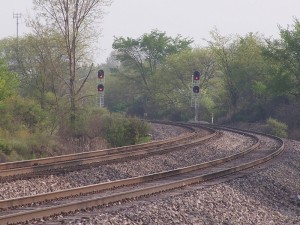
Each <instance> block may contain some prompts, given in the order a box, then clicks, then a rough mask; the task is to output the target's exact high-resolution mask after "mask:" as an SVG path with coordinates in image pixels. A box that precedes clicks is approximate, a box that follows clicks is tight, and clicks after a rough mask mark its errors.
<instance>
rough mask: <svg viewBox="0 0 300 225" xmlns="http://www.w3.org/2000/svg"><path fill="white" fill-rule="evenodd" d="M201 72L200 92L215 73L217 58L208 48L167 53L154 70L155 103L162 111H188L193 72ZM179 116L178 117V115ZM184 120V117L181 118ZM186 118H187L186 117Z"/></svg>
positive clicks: (165, 112)
mask: <svg viewBox="0 0 300 225" xmlns="http://www.w3.org/2000/svg"><path fill="white" fill-rule="evenodd" d="M195 70H199V71H201V79H200V83H201V84H200V86H201V95H202V91H203V90H206V89H207V88H208V86H209V85H210V84H209V80H210V79H211V78H212V77H213V76H214V75H215V70H216V61H215V60H214V59H213V57H212V52H211V51H210V50H209V49H205V48H202V49H200V48H198V49H193V50H191V51H190V50H187V51H184V52H180V53H178V54H173V55H170V56H168V57H167V58H166V60H165V62H164V63H163V64H161V65H160V67H159V69H158V70H157V72H156V74H155V76H154V79H153V82H152V86H151V89H152V90H155V102H156V103H157V105H158V106H159V109H160V110H161V111H162V112H163V113H164V114H174V113H176V112H178V113H180V114H182V115H181V116H183V117H187V116H188V115H183V114H184V113H183V112H184V111H185V112H189V111H191V110H190V109H191V108H190V99H191V91H192V89H191V82H192V74H193V72H194V71H195ZM178 119H180V118H178ZM181 119H183V118H181ZM185 119H186V118H185Z"/></svg>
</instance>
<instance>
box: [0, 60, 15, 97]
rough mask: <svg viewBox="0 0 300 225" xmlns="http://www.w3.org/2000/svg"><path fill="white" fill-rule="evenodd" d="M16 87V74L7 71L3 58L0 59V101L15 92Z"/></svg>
mask: <svg viewBox="0 0 300 225" xmlns="http://www.w3.org/2000/svg"><path fill="white" fill-rule="evenodd" d="M17 88H18V80H17V77H16V74H14V73H11V72H9V70H8V67H7V65H6V63H5V62H4V60H0V102H1V101H3V100H5V99H6V98H7V97H9V96H11V95H12V94H14V93H16V91H17Z"/></svg>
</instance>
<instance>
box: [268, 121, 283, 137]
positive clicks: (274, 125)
mask: <svg viewBox="0 0 300 225" xmlns="http://www.w3.org/2000/svg"><path fill="white" fill-rule="evenodd" d="M267 125H268V128H269V132H270V133H271V134H273V135H276V136H278V137H283V138H287V136H288V133H287V130H288V126H287V125H286V124H284V123H281V122H279V121H278V120H276V119H273V118H271V117H270V118H269V119H268V120H267Z"/></svg>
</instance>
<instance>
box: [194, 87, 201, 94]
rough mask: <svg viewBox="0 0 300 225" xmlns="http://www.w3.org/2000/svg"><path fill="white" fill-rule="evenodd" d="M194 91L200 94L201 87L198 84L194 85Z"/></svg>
mask: <svg viewBox="0 0 300 225" xmlns="http://www.w3.org/2000/svg"><path fill="white" fill-rule="evenodd" d="M193 92H194V93H195V94H198V93H199V92H200V87H199V86H197V85H195V86H194V87H193Z"/></svg>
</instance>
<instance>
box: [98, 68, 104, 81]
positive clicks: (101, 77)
mask: <svg viewBox="0 0 300 225" xmlns="http://www.w3.org/2000/svg"><path fill="white" fill-rule="evenodd" d="M98 78H99V79H103V78H104V70H99V71H98Z"/></svg>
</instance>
